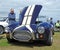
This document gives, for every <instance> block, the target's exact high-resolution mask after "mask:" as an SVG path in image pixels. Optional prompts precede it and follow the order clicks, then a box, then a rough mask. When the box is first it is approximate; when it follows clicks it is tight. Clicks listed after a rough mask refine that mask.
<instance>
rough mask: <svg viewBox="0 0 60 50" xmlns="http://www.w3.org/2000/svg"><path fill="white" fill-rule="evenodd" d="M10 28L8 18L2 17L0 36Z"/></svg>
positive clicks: (0, 18) (0, 20) (0, 19)
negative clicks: (6, 28)
mask: <svg viewBox="0 0 60 50" xmlns="http://www.w3.org/2000/svg"><path fill="white" fill-rule="evenodd" d="M7 26H8V18H7V17H0V34H3V33H4V32H5V27H7Z"/></svg>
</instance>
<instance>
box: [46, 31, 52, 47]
mask: <svg viewBox="0 0 60 50" xmlns="http://www.w3.org/2000/svg"><path fill="white" fill-rule="evenodd" d="M52 43H53V33H52V31H51V32H50V34H49V36H48V39H47V43H46V44H47V45H48V46H51V45H52Z"/></svg>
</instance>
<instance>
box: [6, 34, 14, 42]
mask: <svg viewBox="0 0 60 50" xmlns="http://www.w3.org/2000/svg"><path fill="white" fill-rule="evenodd" d="M6 38H7V41H8V42H13V41H14V39H11V38H10V35H9V34H6Z"/></svg>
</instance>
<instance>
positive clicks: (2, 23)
mask: <svg viewBox="0 0 60 50" xmlns="http://www.w3.org/2000/svg"><path fill="white" fill-rule="evenodd" d="M0 25H2V26H4V27H6V26H8V23H7V22H3V21H1V22H0Z"/></svg>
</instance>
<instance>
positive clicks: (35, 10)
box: [6, 5, 53, 45]
mask: <svg viewBox="0 0 60 50" xmlns="http://www.w3.org/2000/svg"><path fill="white" fill-rule="evenodd" d="M41 8H42V6H41V5H31V6H27V7H25V8H24V9H23V10H22V13H21V17H22V20H21V22H20V25H19V26H18V27H17V26H16V25H14V24H13V25H10V26H8V28H7V33H6V37H7V40H8V41H9V42H11V41H13V40H17V41H21V42H30V41H35V40H41V41H45V42H46V44H47V45H52V42H53V34H52V26H51V24H49V23H47V22H42V23H39V22H36V19H37V18H38V15H39V12H40V11H41ZM14 26H15V28H13V27H14ZM11 29H12V30H11Z"/></svg>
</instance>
